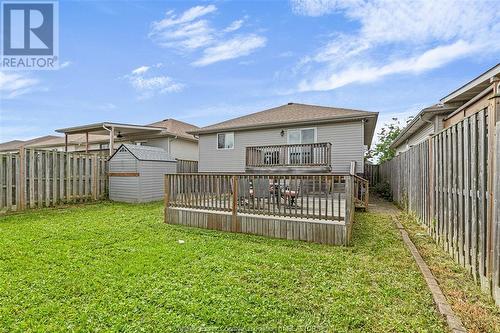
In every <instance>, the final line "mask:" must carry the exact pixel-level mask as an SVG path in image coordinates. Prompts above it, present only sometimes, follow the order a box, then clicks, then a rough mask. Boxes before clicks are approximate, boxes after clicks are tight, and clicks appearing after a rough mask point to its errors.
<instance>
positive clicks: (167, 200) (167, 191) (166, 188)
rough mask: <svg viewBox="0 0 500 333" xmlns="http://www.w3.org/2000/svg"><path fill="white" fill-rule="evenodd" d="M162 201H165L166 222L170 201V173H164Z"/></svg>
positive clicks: (166, 220) (166, 221)
mask: <svg viewBox="0 0 500 333" xmlns="http://www.w3.org/2000/svg"><path fill="white" fill-rule="evenodd" d="M163 187H164V193H165V197H164V201H165V223H168V206H169V203H170V175H165V179H164V184H163Z"/></svg>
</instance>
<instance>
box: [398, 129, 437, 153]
mask: <svg viewBox="0 0 500 333" xmlns="http://www.w3.org/2000/svg"><path fill="white" fill-rule="evenodd" d="M434 126H435V122H434V121H432V122H431V123H426V124H425V125H424V126H422V127H421V128H420V129H419V130H418V131H417V132H415V133H414V134H413V135H412V136H410V137H409V138H408V140H407V141H406V142H404V143H403V144H401V145H399V146H398V147H396V155H399V154H401V153H403V152H405V151H407V150H408V149H410V147H412V146H415V145H418V144H419V143H422V142H424V141H425V140H427V139H428V138H429V136H431V135H433V134H435V133H436V132H434Z"/></svg>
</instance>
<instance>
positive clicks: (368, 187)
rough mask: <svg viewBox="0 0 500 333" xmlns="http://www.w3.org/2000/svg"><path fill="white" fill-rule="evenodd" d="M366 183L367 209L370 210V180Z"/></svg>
mask: <svg viewBox="0 0 500 333" xmlns="http://www.w3.org/2000/svg"><path fill="white" fill-rule="evenodd" d="M364 184H365V211H368V203H369V202H370V182H369V181H368V180H367V181H366V182H364Z"/></svg>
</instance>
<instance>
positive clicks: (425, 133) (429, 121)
mask: <svg viewBox="0 0 500 333" xmlns="http://www.w3.org/2000/svg"><path fill="white" fill-rule="evenodd" d="M456 109H457V107H456V106H449V105H443V104H435V105H432V106H430V107H427V108H425V109H422V110H421V111H420V112H419V113H418V114H417V115H416V116H415V117H414V118H413V119H412V120H411V121H410V122H409V123H408V125H407V126H406V127H405V128H404V129H403V130H402V131H401V133H400V134H399V135H398V136H397V137H396V139H395V140H394V141H393V142H392V144H391V148H392V149H394V150H395V151H396V155H399V154H401V153H403V152H405V151H407V150H408V149H410V148H411V147H412V146H415V145H418V144H419V143H421V142H423V141H425V140H427V139H428V138H429V137H431V136H433V135H434V134H436V133H438V132H440V131H441V130H442V129H443V128H444V119H445V118H446V117H447V116H448V115H449V114H451V113H452V112H453V111H455V110H456Z"/></svg>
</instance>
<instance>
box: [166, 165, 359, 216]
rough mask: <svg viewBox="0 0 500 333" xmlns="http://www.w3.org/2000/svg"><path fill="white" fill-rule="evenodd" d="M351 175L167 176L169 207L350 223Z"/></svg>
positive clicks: (351, 200) (352, 187)
mask: <svg viewBox="0 0 500 333" xmlns="http://www.w3.org/2000/svg"><path fill="white" fill-rule="evenodd" d="M354 184H355V180H354V177H353V176H349V175H333V174H321V175H248V174H239V175H229V174H199V173H196V174H171V175H166V178H165V189H166V199H165V200H166V205H167V207H179V208H192V209H203V210H211V211H223V212H233V213H234V214H237V213H243V214H253V215H266V216H277V217H292V218H303V219H314V220H330V221H346V220H347V221H348V220H349V219H350V218H351V217H352V214H353V212H352V210H351V209H349V207H350V205H351V202H354V201H353V200H354Z"/></svg>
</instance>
